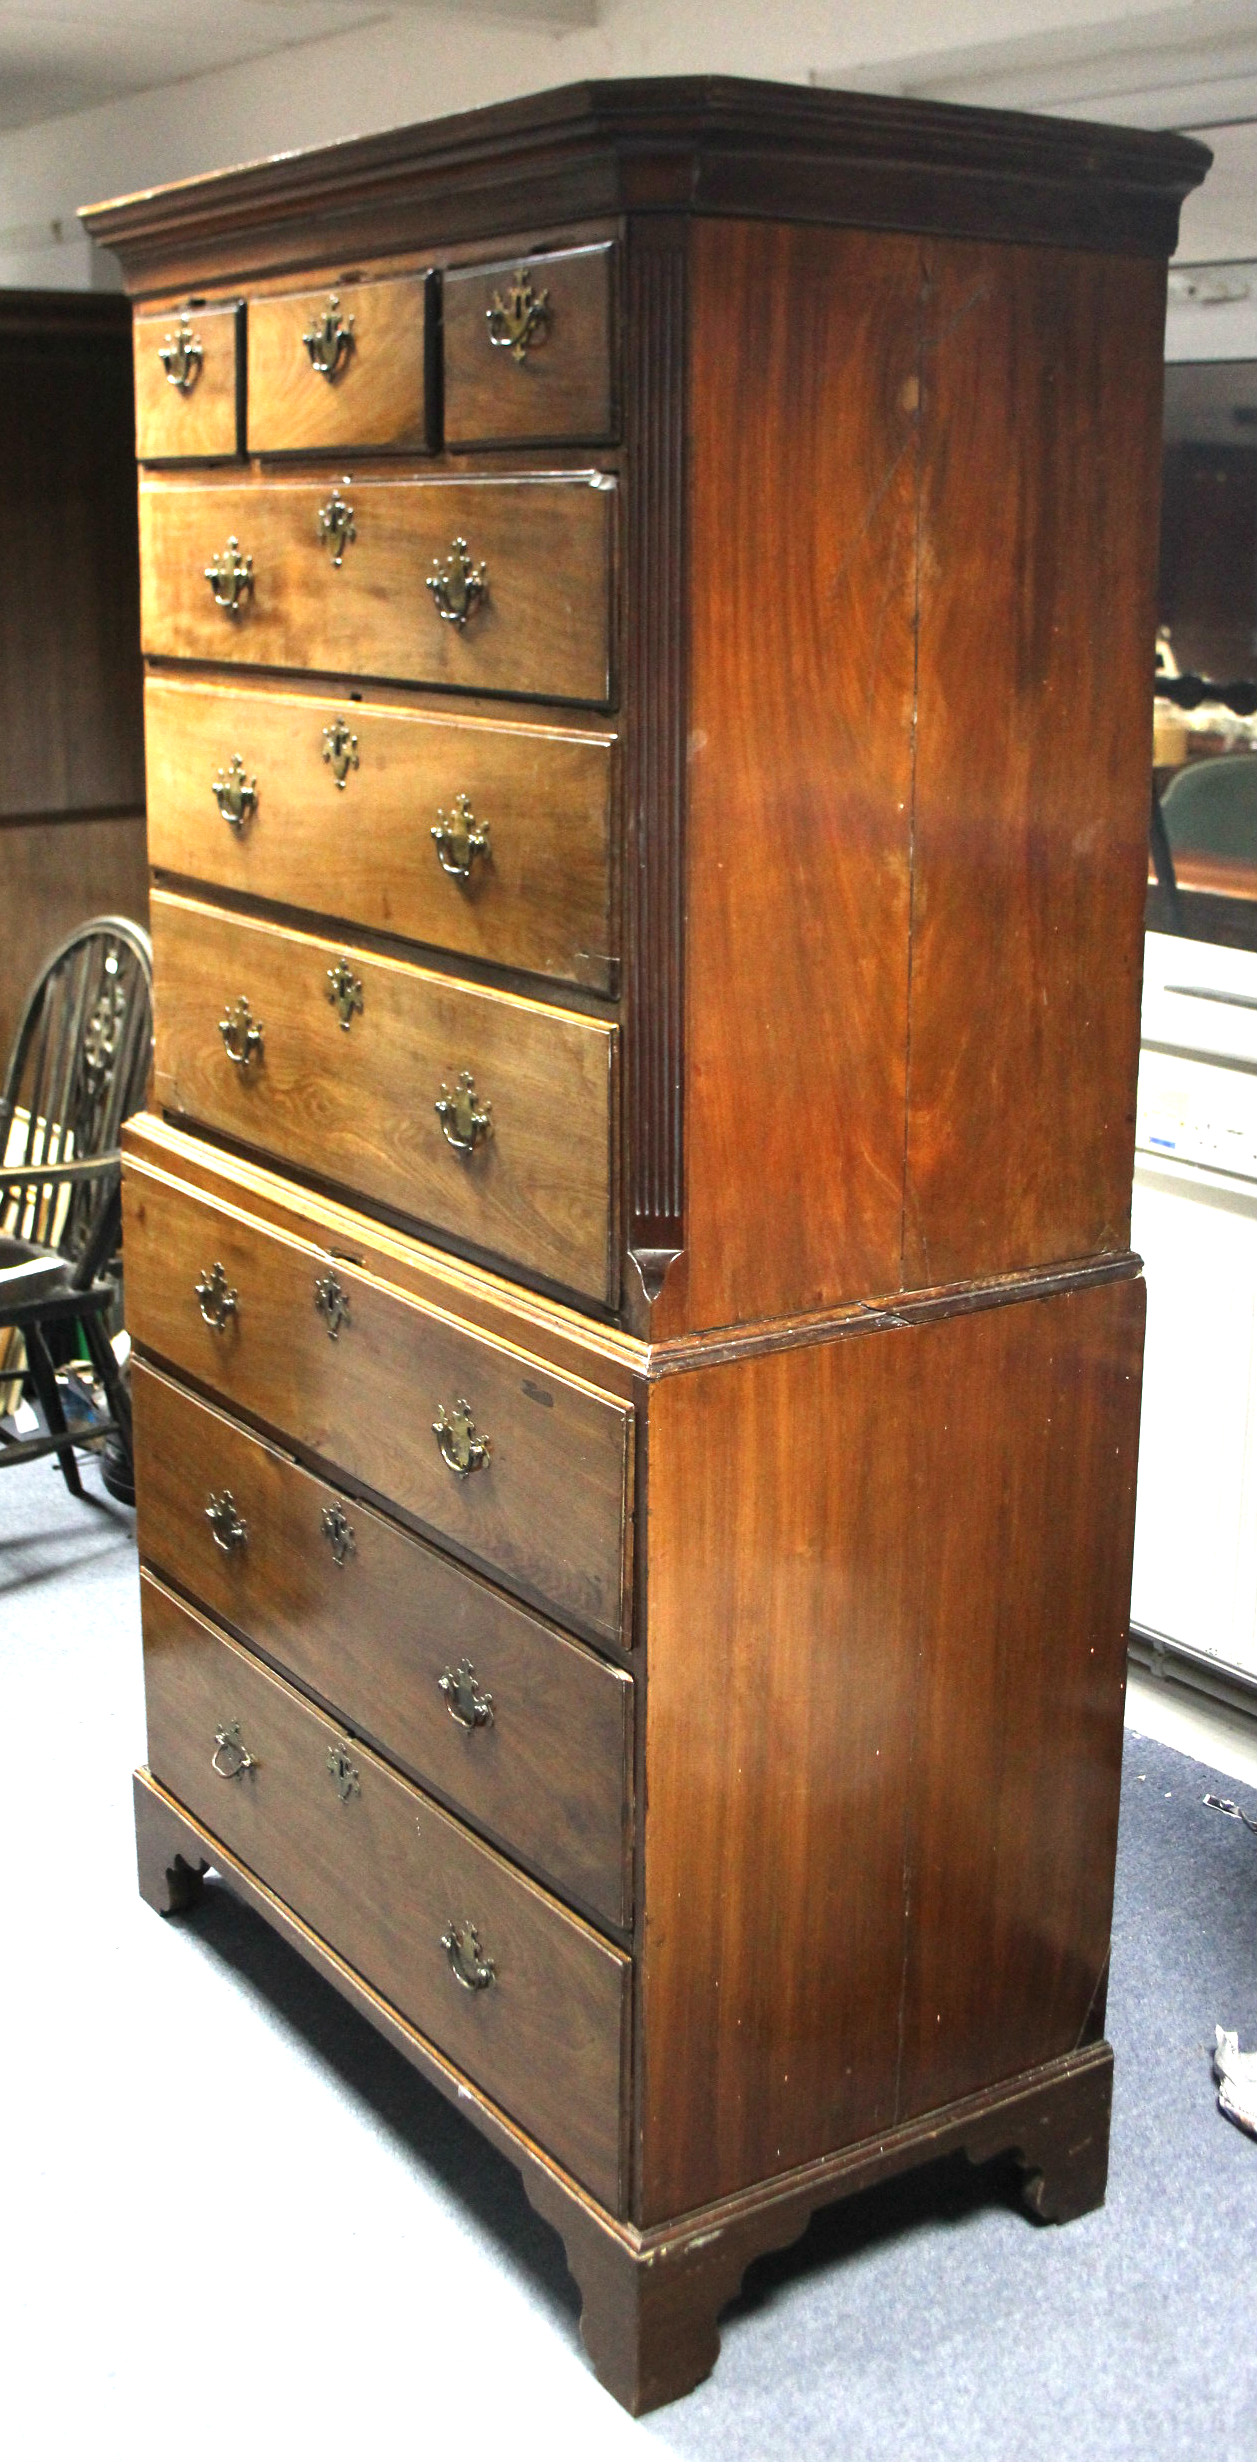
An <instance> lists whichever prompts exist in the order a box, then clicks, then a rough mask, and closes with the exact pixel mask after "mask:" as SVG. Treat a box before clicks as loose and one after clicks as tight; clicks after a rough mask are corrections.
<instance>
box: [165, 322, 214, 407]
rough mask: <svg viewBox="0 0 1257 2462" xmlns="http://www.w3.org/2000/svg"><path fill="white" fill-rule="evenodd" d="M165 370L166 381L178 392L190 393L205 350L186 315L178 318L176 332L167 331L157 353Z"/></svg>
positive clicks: (198, 372) (199, 370)
mask: <svg viewBox="0 0 1257 2462" xmlns="http://www.w3.org/2000/svg"><path fill="white" fill-rule="evenodd" d="M157 356H158V358H159V359H160V361H161V363H162V366H163V367H164V369H165V371H166V382H167V384H168V385H173V386H174V387H175V389H176V391H177V392H179V393H190V392H191V391H192V387H193V386H194V384H195V383H196V380H197V378H198V376H199V375H200V373H201V364H202V361H203V360H204V357H205V352H204V350H203V349H202V347H201V337H200V335H199V334H196V333H193V331H192V327H191V326H190V324H189V323H188V320H187V318H186V316H181V317H180V319H179V327H178V331H177V332H176V333H168V334H167V336H166V339H165V341H164V342H163V343H162V346H161V349H160V350H159V351H158V354H157Z"/></svg>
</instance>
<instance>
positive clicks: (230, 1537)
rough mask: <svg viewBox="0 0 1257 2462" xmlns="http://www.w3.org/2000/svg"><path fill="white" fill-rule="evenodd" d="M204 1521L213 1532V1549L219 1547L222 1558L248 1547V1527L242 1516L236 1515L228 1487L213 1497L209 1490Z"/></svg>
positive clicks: (233, 1499)
mask: <svg viewBox="0 0 1257 2462" xmlns="http://www.w3.org/2000/svg"><path fill="white" fill-rule="evenodd" d="M205 1519H206V1521H207V1522H208V1523H209V1526H210V1529H211V1530H212V1531H213V1534H214V1545H215V1547H221V1549H222V1551H223V1554H224V1556H230V1555H232V1554H233V1553H234V1551H235V1549H236V1548H238V1547H246V1546H247V1545H248V1539H249V1525H248V1523H247V1522H246V1521H245V1519H244V1517H243V1515H242V1514H240V1513H237V1511H236V1500H235V1497H234V1496H233V1495H232V1492H231V1489H230V1488H229V1487H225V1488H224V1489H223V1492H222V1495H221V1496H215V1495H214V1493H213V1491H212V1490H211V1492H210V1500H209V1503H208V1504H207V1506H206V1508H205Z"/></svg>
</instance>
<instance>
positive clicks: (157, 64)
mask: <svg viewBox="0 0 1257 2462" xmlns="http://www.w3.org/2000/svg"><path fill="white" fill-rule="evenodd" d="M423 5H424V0H26V5H25V6H23V5H21V4H20V0H17V4H16V5H15V4H14V0H0V129H5V128H30V127H33V126H34V125H35V124H36V123H37V122H39V121H42V120H52V119H58V118H60V117H61V115H62V114H63V113H65V112H68V111H85V110H87V109H89V108H90V106H91V105H92V104H94V103H104V102H111V101H113V100H114V99H115V98H116V97H118V96H120V95H123V94H142V93H144V92H145V91H147V90H148V89H149V88H150V87H153V86H162V85H169V84H171V83H172V82H173V81H174V80H175V79H177V78H183V77H196V76H199V75H201V74H202V73H203V72H204V71H205V70H207V69H215V68H229V67H234V66H236V65H238V64H239V63H241V62H242V61H247V60H254V59H259V58H261V57H263V56H264V55H266V54H268V53H272V52H277V51H282V50H284V49H285V48H287V47H288V46H289V45H291V44H296V43H309V42H316V41H317V40H318V38H319V37H320V35H325V34H340V33H344V32H347V31H348V30H349V29H350V28H352V27H355V26H369V25H371V24H373V23H378V21H379V20H380V19H381V18H385V17H396V16H400V15H402V14H404V13H409V12H410V11H413V12H414V14H416V15H421V14H422V13H423ZM448 7H449V8H452V9H456V10H457V11H458V12H459V13H460V14H475V15H477V16H482V17H490V18H492V17H500V18H507V19H511V18H514V19H524V20H528V19H531V20H532V21H533V22H534V23H537V22H548V23H550V24H552V25H588V24H590V23H592V21H593V19H594V17H595V15H596V10H595V7H594V5H593V0H448Z"/></svg>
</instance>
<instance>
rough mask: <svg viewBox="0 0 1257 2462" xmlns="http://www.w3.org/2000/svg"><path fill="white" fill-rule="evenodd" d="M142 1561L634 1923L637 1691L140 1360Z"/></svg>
mask: <svg viewBox="0 0 1257 2462" xmlns="http://www.w3.org/2000/svg"><path fill="white" fill-rule="evenodd" d="M133 1395H134V1404H135V1431H136V1460H137V1463H138V1467H139V1482H138V1488H139V1505H140V1514H139V1532H140V1552H141V1554H142V1555H143V1556H144V1558H145V1559H146V1561H147V1562H149V1563H151V1564H152V1565H154V1566H155V1567H156V1569H157V1571H158V1572H160V1573H167V1574H169V1575H170V1576H171V1577H172V1578H173V1579H174V1580H175V1581H176V1582H177V1583H178V1584H179V1586H180V1588H181V1589H183V1590H186V1591H188V1592H190V1593H191V1595H192V1597H193V1598H195V1599H196V1600H197V1601H198V1602H199V1603H200V1605H201V1606H203V1607H205V1608H207V1609H208V1610H209V1612H210V1614H211V1615H215V1616H218V1617H219V1618H220V1619H221V1620H222V1621H223V1622H224V1623H226V1624H229V1625H231V1626H233V1627H234V1628H235V1630H236V1631H237V1632H239V1633H241V1634H242V1635H243V1636H244V1638H245V1639H246V1640H248V1641H250V1642H253V1643H255V1644H256V1646H257V1648H258V1649H259V1650H261V1652H262V1653H263V1655H264V1657H266V1658H268V1659H271V1660H273V1661H274V1662H275V1664H276V1665H277V1666H279V1667H280V1668H281V1669H283V1671H284V1672H285V1673H286V1674H288V1675H291V1676H293V1677H294V1678H295V1680H296V1681H297V1683H298V1684H300V1685H302V1686H303V1687H304V1688H305V1690H306V1691H307V1692H312V1693H315V1694H317V1695H318V1696H319V1698H320V1699H321V1700H323V1701H325V1702H327V1703H329V1704H330V1705H331V1707H332V1708H333V1709H334V1710H335V1711H336V1712H337V1714H338V1715H339V1716H340V1717H342V1718H343V1719H345V1720H346V1721H347V1722H348V1724H349V1725H350V1726H351V1727H352V1728H353V1729H354V1732H355V1733H356V1734H358V1735H364V1736H366V1737H368V1738H369V1740H370V1741H371V1742H372V1743H374V1744H375V1745H377V1746H378V1747H379V1749H380V1751H382V1752H383V1753H384V1754H385V1755H386V1757H387V1758H388V1759H389V1760H392V1761H396V1762H399V1763H400V1764H401V1765H402V1767H403V1768H404V1769H406V1770H408V1771H409V1772H410V1773H411V1775H412V1776H413V1777H415V1778H417V1779H418V1780H419V1782H420V1784H421V1785H423V1786H429V1787H433V1788H435V1790H436V1792H437V1794H438V1795H440V1796H442V1797H443V1798H444V1799H445V1800H446V1801H447V1802H448V1803H452V1804H453V1805H454V1807H455V1809H456V1810H457V1811H459V1812H462V1813H465V1814H466V1815H467V1817H468V1818H469V1819H470V1820H471V1821H472V1822H473V1823H474V1824H475V1825H476V1826H477V1827H478V1828H480V1829H485V1830H488V1831H489V1832H490V1833H491V1834H492V1835H493V1837H494V1838H495V1839H496V1840H497V1841H498V1843H499V1844H500V1845H502V1846H503V1847H505V1849H506V1852H507V1853H508V1854H509V1855H515V1856H518V1857H519V1858H521V1859H522V1861H523V1862H525V1863H526V1864H528V1865H529V1866H530V1867H531V1868H532V1869H534V1870H535V1871H537V1872H539V1873H540V1874H541V1876H542V1878H543V1879H545V1880H547V1881H549V1882H550V1883H551V1884H552V1885H553V1886H554V1887H555V1888H557V1889H558V1890H559V1891H561V1892H562V1894H563V1895H564V1896H566V1897H572V1898H576V1899H577V1900H579V1902H580V1903H581V1905H583V1906H584V1907H586V1908H588V1909H589V1911H590V1912H591V1913H592V1914H593V1915H595V1916H600V1917H602V1919H603V1920H604V1921H606V1922H608V1923H612V1924H620V1925H624V1924H627V1923H628V1922H629V1920H630V1914H631V1894H630V1893H631V1863H632V1858H631V1833H630V1826H629V1807H630V1789H631V1783H632V1776H631V1774H632V1739H633V1682H632V1678H631V1677H630V1676H627V1675H625V1674H623V1673H622V1672H621V1670H620V1669H619V1668H616V1667H609V1666H608V1665H607V1664H606V1661H605V1660H603V1659H600V1658H595V1656H594V1654H593V1652H592V1651H591V1650H587V1649H585V1648H584V1647H583V1646H582V1644H581V1643H580V1642H577V1641H569V1640H567V1639H566V1638H565V1636H564V1635H563V1634H561V1633H558V1632H556V1631H555V1630H554V1628H553V1627H552V1626H551V1625H548V1624H543V1623H542V1622H541V1621H540V1619H539V1618H538V1617H537V1616H534V1615H531V1614H530V1613H529V1612H528V1610H527V1609H526V1608H523V1607H517V1606H515V1605H514V1604H513V1603H512V1601H511V1600H509V1599H507V1598H505V1597H503V1595H502V1593H501V1591H499V1590H493V1589H490V1587H489V1585H488V1583H487V1582H483V1581H480V1580H478V1579H477V1577H476V1576H475V1574H472V1573H466V1572H464V1571H463V1570H462V1568H461V1566H459V1565H456V1564H454V1563H452V1562H451V1560H450V1558H449V1557H448V1556H443V1555H440V1554H438V1552H437V1550H436V1549H435V1548H433V1547H428V1546H425V1544H424V1543H423V1541H422V1540H420V1539H414V1538H411V1537H410V1536H409V1534H408V1533H407V1532H405V1531H403V1530H401V1529H399V1527H398V1525H397V1524H396V1523H395V1522H390V1521H386V1520H385V1519H384V1517H383V1515H381V1514H379V1513H375V1512H373V1511H372V1510H371V1508H370V1506H369V1505H364V1504H360V1503H358V1502H355V1501H354V1500H352V1499H351V1498H349V1497H346V1496H344V1495H342V1494H341V1493H340V1492H339V1491H338V1490H337V1489H336V1488H334V1487H328V1486H327V1485H326V1484H325V1483H324V1482H323V1481H322V1480H320V1479H316V1478H313V1477H312V1476H311V1474H310V1473H309V1472H308V1471H305V1470H301V1469H299V1468H298V1466H297V1464H296V1463H295V1462H294V1461H292V1460H291V1459H290V1458H289V1457H288V1456H287V1455H286V1454H282V1453H278V1452H276V1450H275V1448H274V1447H273V1446H271V1445H268V1444H266V1443H265V1442H264V1440H263V1439H262V1438H261V1437H260V1436H253V1435H251V1434H250V1433H249V1432H248V1431H247V1430H246V1429H244V1428H242V1427H240V1426H238V1425H237V1423H236V1421H235V1420H232V1419H225V1418H224V1417H223V1415H222V1413H221V1412H220V1411H216V1410H212V1409H211V1408H210V1406H209V1404H208V1403H206V1402H198V1401H197V1400H196V1399H195V1398H194V1396H193V1395H192V1394H190V1393H186V1392H185V1391H184V1390H183V1388H182V1387H181V1386H179V1385H174V1384H172V1383H171V1382H170V1380H169V1378H167V1377H164V1376H159V1375H158V1374H157V1373H156V1371H155V1370H154V1369H152V1368H146V1367H145V1366H144V1365H143V1364H142V1362H140V1361H138V1360H137V1361H136V1364H135V1370H134V1381H133Z"/></svg>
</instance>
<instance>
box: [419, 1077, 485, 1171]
mask: <svg viewBox="0 0 1257 2462" xmlns="http://www.w3.org/2000/svg"><path fill="white" fill-rule="evenodd" d="M433 1110H434V1111H435V1113H436V1116H437V1118H438V1120H439V1121H440V1123H441V1134H442V1136H443V1137H444V1139H445V1142H446V1144H447V1145H451V1146H453V1147H454V1148H455V1150H456V1152H457V1153H459V1154H471V1153H474V1151H475V1149H476V1147H477V1146H478V1145H479V1143H480V1141H481V1139H482V1137H491V1136H492V1135H493V1120H492V1116H491V1115H492V1111H493V1105H492V1103H491V1102H489V1101H488V1099H487V1098H486V1100H485V1101H484V1102H483V1103H477V1101H476V1081H475V1078H474V1077H473V1076H472V1073H471V1070H470V1069H460V1070H459V1072H458V1083H457V1085H456V1086H455V1088H454V1091H453V1093H452V1094H451V1093H450V1090H449V1087H448V1086H446V1085H443V1086H442V1088H441V1092H440V1095H439V1097H438V1099H437V1101H436V1102H435V1103H434V1104H433Z"/></svg>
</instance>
